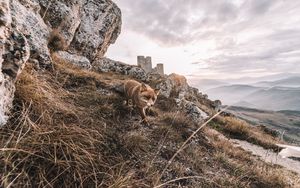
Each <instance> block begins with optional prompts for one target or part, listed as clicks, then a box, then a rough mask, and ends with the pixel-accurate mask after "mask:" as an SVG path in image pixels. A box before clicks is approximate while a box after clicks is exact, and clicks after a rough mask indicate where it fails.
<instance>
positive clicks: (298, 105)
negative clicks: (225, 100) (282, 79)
mask: <svg viewBox="0 0 300 188" xmlns="http://www.w3.org/2000/svg"><path fill="white" fill-rule="evenodd" d="M245 100H246V101H247V102H249V103H250V104H255V105H256V106H257V107H258V108H260V109H267V110H276V111H277V110H300V88H287V87H273V88H270V89H262V90H258V91H256V92H254V93H251V94H249V95H248V96H246V99H245Z"/></svg>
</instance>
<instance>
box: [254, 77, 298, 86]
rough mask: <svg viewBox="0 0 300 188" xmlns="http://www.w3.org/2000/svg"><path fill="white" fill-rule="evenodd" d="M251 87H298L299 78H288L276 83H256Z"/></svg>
mask: <svg viewBox="0 0 300 188" xmlns="http://www.w3.org/2000/svg"><path fill="white" fill-rule="evenodd" d="M253 85H255V86H259V87H274V86H281V87H300V76H299V77H298V76H294V77H289V78H285V79H281V80H276V81H263V82H257V83H254V84H253Z"/></svg>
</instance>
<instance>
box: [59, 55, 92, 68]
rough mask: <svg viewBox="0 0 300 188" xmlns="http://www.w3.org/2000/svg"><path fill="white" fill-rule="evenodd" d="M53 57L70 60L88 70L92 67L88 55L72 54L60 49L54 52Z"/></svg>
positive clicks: (69, 61) (64, 60)
mask: <svg viewBox="0 0 300 188" xmlns="http://www.w3.org/2000/svg"><path fill="white" fill-rule="evenodd" d="M53 57H54V58H55V59H56V60H58V61H63V62H68V63H71V64H73V65H76V66H78V67H81V68H84V69H87V70H90V69H91V63H90V61H89V60H88V59H87V58H86V57H83V56H80V55H76V54H71V53H69V52H66V51H58V52H55V53H54V54H53Z"/></svg>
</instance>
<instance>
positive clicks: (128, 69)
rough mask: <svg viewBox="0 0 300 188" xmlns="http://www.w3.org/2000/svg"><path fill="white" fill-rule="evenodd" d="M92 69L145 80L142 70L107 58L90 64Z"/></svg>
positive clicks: (145, 76) (144, 73) (145, 75)
mask: <svg viewBox="0 0 300 188" xmlns="http://www.w3.org/2000/svg"><path fill="white" fill-rule="evenodd" d="M92 69H93V70H94V71H97V72H115V73H119V74H123V75H129V76H131V77H133V78H136V79H139V80H142V81H146V80H147V74H146V72H145V71H144V70H143V69H142V68H140V67H138V66H133V65H128V64H125V63H122V62H120V61H114V60H111V59H108V58H99V59H96V60H95V61H94V62H93V63H92Z"/></svg>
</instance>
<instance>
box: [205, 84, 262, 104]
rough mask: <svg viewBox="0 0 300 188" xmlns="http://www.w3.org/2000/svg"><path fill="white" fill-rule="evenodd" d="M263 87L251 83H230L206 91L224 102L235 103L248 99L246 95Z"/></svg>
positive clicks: (212, 97) (211, 96)
mask: <svg viewBox="0 0 300 188" xmlns="http://www.w3.org/2000/svg"><path fill="white" fill-rule="evenodd" d="M261 89H262V87H254V86H250V85H229V86H220V87H216V88H213V89H209V90H207V91H205V93H207V94H208V96H209V98H211V99H215V100H216V99H220V100H221V101H222V102H223V103H224V104H228V105H231V104H235V103H237V102H239V101H241V100H242V101H247V99H248V98H245V96H247V95H249V94H251V93H254V92H256V91H259V90H261Z"/></svg>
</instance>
